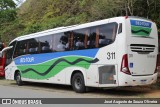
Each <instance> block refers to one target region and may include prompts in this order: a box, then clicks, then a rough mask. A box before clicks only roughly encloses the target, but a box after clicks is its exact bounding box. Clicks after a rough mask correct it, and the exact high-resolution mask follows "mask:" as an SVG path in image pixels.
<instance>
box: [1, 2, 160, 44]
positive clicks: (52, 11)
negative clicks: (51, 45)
mask: <svg viewBox="0 0 160 107" xmlns="http://www.w3.org/2000/svg"><path fill="white" fill-rule="evenodd" d="M6 1H7V2H6ZM4 2H5V5H3V4H4ZM7 3H8V4H7ZM125 15H132V16H140V17H146V18H149V19H151V20H153V21H155V22H156V23H157V26H158V28H159V31H160V2H159V0H45V1H44V0H26V2H25V3H24V4H23V5H22V6H21V7H19V8H17V9H15V4H14V3H13V1H12V0H0V37H1V40H2V41H3V42H5V43H8V42H10V40H12V39H13V38H15V37H17V36H21V35H25V34H30V33H34V32H38V31H42V30H46V29H51V28H55V27H60V26H68V25H73V24H80V23H85V22H91V21H95V20H100V19H106V18H110V17H115V16H125Z"/></svg>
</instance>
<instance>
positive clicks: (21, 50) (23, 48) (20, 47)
mask: <svg viewBox="0 0 160 107" xmlns="http://www.w3.org/2000/svg"><path fill="white" fill-rule="evenodd" d="M26 53H27V40H24V41H18V42H17V45H16V49H15V52H14V57H17V56H20V55H25V54H26Z"/></svg>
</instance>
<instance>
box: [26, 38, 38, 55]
mask: <svg viewBox="0 0 160 107" xmlns="http://www.w3.org/2000/svg"><path fill="white" fill-rule="evenodd" d="M27 41H28V53H29V54H36V53H39V42H38V39H37V38H33V39H29V40H27Z"/></svg>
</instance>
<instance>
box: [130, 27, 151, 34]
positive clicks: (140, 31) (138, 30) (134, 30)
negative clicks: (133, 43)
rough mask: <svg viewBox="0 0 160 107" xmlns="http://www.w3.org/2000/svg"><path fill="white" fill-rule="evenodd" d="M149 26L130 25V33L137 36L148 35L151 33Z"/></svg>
mask: <svg viewBox="0 0 160 107" xmlns="http://www.w3.org/2000/svg"><path fill="white" fill-rule="evenodd" d="M151 30H152V29H151V28H145V27H139V26H131V31H132V34H134V35H139V36H149V35H150V33H151Z"/></svg>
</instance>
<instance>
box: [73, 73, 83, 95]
mask: <svg viewBox="0 0 160 107" xmlns="http://www.w3.org/2000/svg"><path fill="white" fill-rule="evenodd" d="M72 88H73V90H74V91H75V92H77V93H84V92H85V91H86V87H85V83H84V77H83V75H82V73H75V74H74V75H73V77H72Z"/></svg>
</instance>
